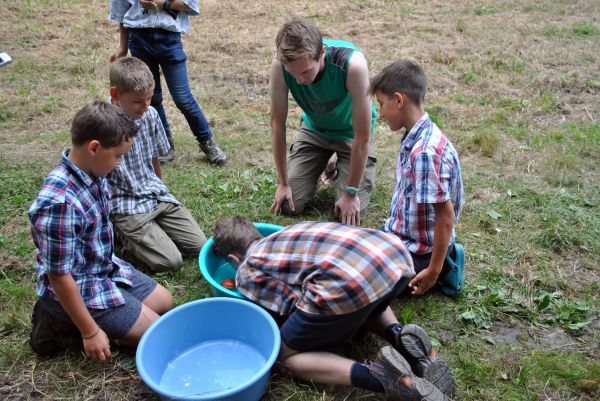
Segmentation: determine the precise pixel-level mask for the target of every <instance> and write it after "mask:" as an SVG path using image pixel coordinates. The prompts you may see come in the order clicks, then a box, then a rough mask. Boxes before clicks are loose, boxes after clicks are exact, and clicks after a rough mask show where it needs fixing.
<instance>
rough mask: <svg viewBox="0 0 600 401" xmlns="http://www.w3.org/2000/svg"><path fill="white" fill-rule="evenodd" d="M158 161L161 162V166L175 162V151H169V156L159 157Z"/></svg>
mask: <svg viewBox="0 0 600 401" xmlns="http://www.w3.org/2000/svg"><path fill="white" fill-rule="evenodd" d="M158 160H160V164H167V163H171V162H172V161H173V160H175V149H173V148H171V149H169V152H167V154H166V155H164V156H159V158H158Z"/></svg>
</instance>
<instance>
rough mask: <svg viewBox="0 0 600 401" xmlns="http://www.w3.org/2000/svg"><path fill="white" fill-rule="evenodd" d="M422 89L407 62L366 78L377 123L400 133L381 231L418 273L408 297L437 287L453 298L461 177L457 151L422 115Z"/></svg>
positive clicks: (460, 260)
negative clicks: (390, 236) (390, 194)
mask: <svg viewBox="0 0 600 401" xmlns="http://www.w3.org/2000/svg"><path fill="white" fill-rule="evenodd" d="M426 89H427V77H426V76H425V73H424V72H423V70H422V69H421V67H419V66H418V65H417V64H415V63H413V62H411V61H409V60H398V61H396V62H394V63H392V64H390V65H388V66H387V67H385V68H384V69H383V71H381V72H380V73H379V74H377V75H376V76H375V77H373V78H372V79H371V88H370V90H371V93H373V94H374V95H375V97H376V98H377V102H378V103H379V106H380V110H381V111H380V113H381V118H383V119H384V120H386V121H387V123H388V125H389V127H390V130H392V131H397V130H400V129H402V128H404V129H405V131H404V135H403V136H402V140H401V143H400V153H399V154H398V162H397V167H396V188H395V191H394V195H393V197H392V206H391V208H390V215H389V217H388V219H387V220H386V221H385V224H384V226H383V231H385V232H388V233H392V234H395V235H396V236H398V237H399V238H400V239H401V240H402V242H403V243H404V245H405V247H406V249H408V250H409V251H410V256H411V257H412V261H413V264H414V267H415V270H416V273H417V275H416V276H415V277H413V279H412V280H411V281H410V283H409V285H408V286H409V287H411V288H412V294H413V295H423V294H425V293H426V292H427V291H429V290H430V289H431V288H433V287H434V286H435V285H436V283H439V284H440V289H441V290H442V292H443V293H444V294H446V295H448V296H452V297H455V296H458V295H459V294H460V293H461V292H462V290H463V286H464V273H463V270H464V254H463V247H462V245H460V244H456V243H455V234H454V226H455V224H456V223H457V221H458V215H459V213H460V210H461V207H462V201H463V185H462V177H461V171H460V163H459V161H458V154H457V153H456V150H455V149H454V147H453V146H452V143H450V140H448V138H447V137H446V136H445V135H444V134H443V133H442V131H440V129H439V128H438V126H437V125H436V124H435V123H434V122H433V121H431V118H430V117H429V114H428V113H427V112H425V109H424V107H423V102H424V100H425V91H426Z"/></svg>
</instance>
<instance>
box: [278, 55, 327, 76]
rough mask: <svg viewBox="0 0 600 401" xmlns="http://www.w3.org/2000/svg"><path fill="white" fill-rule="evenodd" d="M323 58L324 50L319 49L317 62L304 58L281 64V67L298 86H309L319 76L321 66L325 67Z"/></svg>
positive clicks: (310, 58)
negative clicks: (319, 53)
mask: <svg viewBox="0 0 600 401" xmlns="http://www.w3.org/2000/svg"><path fill="white" fill-rule="evenodd" d="M324 57H325V50H324V49H321V55H320V56H319V59H318V60H315V59H314V58H312V57H309V56H304V57H302V58H299V59H298V60H296V61H292V62H291V63H287V64H283V67H284V68H285V70H286V71H287V72H289V73H290V75H291V76H292V77H294V79H295V80H296V82H298V84H300V85H309V84H312V83H313V82H314V81H315V78H316V77H317V75H319V72H320V71H321V68H322V66H324V65H325V64H324Z"/></svg>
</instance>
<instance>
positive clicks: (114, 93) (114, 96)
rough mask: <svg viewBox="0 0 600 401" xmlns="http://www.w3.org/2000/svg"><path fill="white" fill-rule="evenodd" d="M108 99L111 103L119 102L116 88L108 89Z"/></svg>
mask: <svg viewBox="0 0 600 401" xmlns="http://www.w3.org/2000/svg"><path fill="white" fill-rule="evenodd" d="M110 98H111V99H112V100H113V101H119V91H118V90H117V87H116V86H111V87H110Z"/></svg>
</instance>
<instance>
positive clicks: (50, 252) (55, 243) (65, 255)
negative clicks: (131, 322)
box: [32, 203, 111, 361]
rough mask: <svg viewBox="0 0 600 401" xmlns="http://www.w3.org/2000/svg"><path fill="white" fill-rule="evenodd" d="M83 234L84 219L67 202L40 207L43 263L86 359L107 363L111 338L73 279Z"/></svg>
mask: <svg viewBox="0 0 600 401" xmlns="http://www.w3.org/2000/svg"><path fill="white" fill-rule="evenodd" d="M81 232H82V218H81V216H78V215H77V213H75V211H74V209H73V207H72V206H71V205H69V204H67V203H60V204H54V205H51V206H48V207H44V208H40V209H38V211H37V213H36V215H35V216H34V218H33V219H32V234H33V237H34V240H35V242H36V245H37V247H38V250H39V252H38V257H39V259H40V263H41V264H43V266H44V267H45V270H46V274H47V275H48V280H49V281H50V285H51V286H52V289H53V291H54V294H55V295H56V297H57V298H58V300H59V302H60V304H61V306H62V307H63V309H64V310H65V312H67V314H68V315H69V317H70V318H71V320H73V323H74V324H75V325H76V326H77V328H78V329H79V331H80V333H81V336H82V337H83V338H84V339H83V345H84V350H85V354H86V356H87V357H88V358H93V359H98V360H100V361H106V360H108V359H110V356H111V353H110V346H109V342H108V337H107V336H106V333H104V331H102V329H100V328H99V327H98V325H97V324H96V322H95V321H94V319H93V318H92V316H91V315H90V313H89V311H88V310H87V307H86V305H85V302H84V300H83V298H82V296H81V292H80V288H78V286H77V283H76V282H75V280H74V278H73V276H72V270H73V266H74V263H75V259H76V249H77V242H78V241H80V240H81V239H80V236H81Z"/></svg>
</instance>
